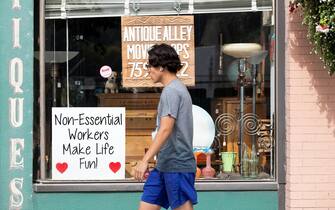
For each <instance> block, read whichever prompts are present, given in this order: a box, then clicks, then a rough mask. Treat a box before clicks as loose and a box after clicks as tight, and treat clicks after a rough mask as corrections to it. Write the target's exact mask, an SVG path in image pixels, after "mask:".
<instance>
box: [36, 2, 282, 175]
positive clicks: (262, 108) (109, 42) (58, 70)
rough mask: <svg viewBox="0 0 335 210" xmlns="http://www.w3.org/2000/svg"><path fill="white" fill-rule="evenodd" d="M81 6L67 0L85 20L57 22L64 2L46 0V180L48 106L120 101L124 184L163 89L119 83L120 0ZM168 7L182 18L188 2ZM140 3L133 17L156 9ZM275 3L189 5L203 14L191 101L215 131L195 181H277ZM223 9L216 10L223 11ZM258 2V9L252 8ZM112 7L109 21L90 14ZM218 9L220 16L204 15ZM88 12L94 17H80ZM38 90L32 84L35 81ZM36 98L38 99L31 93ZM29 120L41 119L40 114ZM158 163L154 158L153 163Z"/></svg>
mask: <svg viewBox="0 0 335 210" xmlns="http://www.w3.org/2000/svg"><path fill="white" fill-rule="evenodd" d="M80 2H81V1H78V0H77V1H67V4H68V5H67V7H66V8H67V9H68V10H69V12H68V13H67V15H68V16H69V17H71V15H73V16H75V15H78V17H79V16H81V18H68V19H58V18H59V17H61V16H62V14H61V13H62V10H61V9H60V8H61V7H62V5H61V4H60V1H59V2H58V1H54V0H50V1H47V3H49V4H47V14H48V15H49V16H48V19H47V20H46V41H45V44H46V56H45V57H46V58H45V65H46V75H45V78H46V107H47V109H46V110H47V113H46V123H47V124H46V125H45V130H46V139H45V141H46V148H45V151H46V156H47V157H46V161H47V162H46V163H47V164H46V165H47V169H46V170H47V171H46V172H47V179H50V180H52V179H53V177H52V173H51V172H52V170H55V169H54V167H53V165H54V164H56V163H53V162H52V161H51V160H52V158H51V157H52V155H53V154H52V145H53V144H52V142H53V139H52V108H53V107H125V109H126V117H125V120H126V124H125V125H126V127H125V131H126V133H125V145H126V146H125V164H126V166H125V177H126V179H125V180H133V178H132V168H133V167H134V166H135V165H136V162H137V161H139V160H140V159H141V158H142V156H143V155H144V153H145V152H146V150H147V149H148V148H149V146H150V144H151V141H152V131H153V130H154V129H155V125H156V122H155V121H156V109H157V104H158V101H159V96H160V93H161V91H162V88H161V87H124V86H123V84H122V76H123V74H122V59H123V58H122V53H124V52H122V47H121V45H122V38H121V17H120V16H121V15H123V14H124V13H123V12H124V8H123V6H124V5H123V2H122V1H120V2H119V3H117V2H116V3H115V2H114V3H110V4H109V6H107V4H106V2H105V1H103V2H99V1H97V2H98V3H101V5H100V7H101V8H98V6H99V4H97V5H98V6H93V5H91V4H89V5H90V7H89V9H87V7H83V5H82V4H79V3H80ZM103 3H104V4H103ZM135 3H136V2H135ZM166 3H169V2H166ZM172 3H173V5H177V6H181V10H179V11H178V12H179V13H180V14H181V15H182V13H183V12H182V11H183V8H184V10H185V8H186V7H188V1H187V2H184V1H176V2H175V1H173V2H172ZM172 3H171V4H172ZM253 3H254V4H255V5H257V3H258V6H259V8H261V7H263V8H266V9H263V10H265V11H261V9H259V8H258V9H257V7H255V5H254V7H253V5H252V4H253ZM222 4H224V5H225V6H222ZM79 5H81V7H79ZM134 5H135V6H136V4H134ZM186 5H187V6H186ZM215 5H216V6H215ZM227 5H228V6H227ZM130 6H131V7H132V6H133V5H132V4H130ZM137 6H139V7H141V8H142V10H139V11H138V13H139V14H140V13H141V12H143V13H142V14H145V15H148V14H149V15H150V11H152V9H148V10H145V9H143V8H146V6H147V8H151V7H157V8H160V6H158V5H155V4H151V5H150V4H149V3H148V4H145V1H144V2H143V4H138V5H137ZM271 6H272V5H271V1H270V4H269V1H222V2H220V1H212V2H210V4H208V5H207V7H205V6H204V5H203V2H200V1H199V2H198V1H194V5H193V9H194V10H193V11H196V10H198V11H203V12H206V13H203V14H194V46H195V49H194V52H195V85H193V86H189V87H188V89H189V92H190V94H191V96H192V100H193V104H194V105H197V106H198V107H201V108H202V109H203V110H205V111H206V112H207V114H208V115H209V116H210V117H211V121H212V123H213V125H214V133H215V135H214V136H213V139H210V141H211V144H210V145H211V146H210V147H208V148H195V149H194V154H195V157H196V160H197V166H198V169H199V171H198V174H197V176H198V180H222V181H231V180H238V181H273V180H275V178H276V177H275V174H276V171H275V168H276V158H275V157H276V154H275V151H276V141H275V139H274V129H275V127H274V123H273V122H274V116H275V103H274V102H275V100H274V98H275V96H274V88H275V84H274V83H275V78H274V66H275V65H274V62H275V61H274V55H273V50H274V45H275V43H274V24H273V21H272V19H271V18H272V12H271V11H268V10H271ZM212 7H213V8H212ZM58 8H59V9H58ZM116 8H119V9H116ZM219 8H222V9H221V13H220V9H219ZM255 8H256V11H253V12H251V11H249V10H253V9H255ZM113 9H114V10H115V11H118V12H119V13H117V14H116V15H115V17H95V15H97V14H98V13H97V11H102V13H100V15H101V16H104V15H106V16H108V13H109V12H110V11H112V10H113ZM121 9H122V11H121ZM215 9H216V10H217V11H218V13H213V12H212V13H210V12H209V11H216V10H215ZM130 10H132V9H131V8H130ZM257 10H258V11H257ZM104 11H106V13H104ZM157 11H161V13H162V14H163V15H164V12H162V11H164V10H163V8H161V10H157ZM222 11H230V12H224V13H222ZM173 12H174V14H175V12H176V11H174V9H171V11H170V10H169V12H167V13H171V14H172V13H173ZM130 13H131V12H130ZM152 13H153V14H152V15H156V13H154V12H152ZM158 13H159V12H158ZM158 13H157V14H158ZM90 14H91V15H92V17H85V16H89V15H90ZM160 15H161V14H160ZM237 43H239V46H238V45H237ZM231 44H233V45H231ZM234 44H235V45H234ZM236 47H240V48H236ZM239 49H242V50H240V51H239ZM248 49H249V50H248ZM253 49H254V50H253ZM239 53H247V54H246V55H245V56H241V55H240V54H239ZM103 66H109V67H110V68H111V69H112V71H113V72H116V74H115V75H114V77H113V78H112V77H110V78H109V79H106V78H104V77H102V76H101V74H100V70H101V68H102V67H103ZM36 81H38V80H36ZM106 84H111V85H112V88H108V87H106ZM35 87H38V84H37V82H36V84H35ZM35 101H38V98H37V96H36V100H35ZM36 106H37V107H38V105H36ZM195 114H199V113H197V112H195ZM36 116H38V108H37V109H36V110H35V119H38V117H36ZM35 121H36V122H35V123H36V124H38V120H35ZM35 127H36V130H35V145H36V153H35V154H37V155H36V156H35V166H36V167H35V168H36V171H35V176H36V178H37V179H39V178H40V177H39V174H40V172H39V161H38V160H39V158H38V156H39V155H38V152H37V151H38V150H39V148H38V145H39V141H40V139H39V137H38V134H37V133H38V129H37V128H38V126H35ZM203 132H208V131H207V130H206V131H201V130H198V131H197V133H196V134H197V135H199V134H201V135H203V134H204V133H203ZM204 136H206V135H204ZM204 141H206V140H204ZM154 166H155V160H154V159H153V160H151V162H150V167H154Z"/></svg>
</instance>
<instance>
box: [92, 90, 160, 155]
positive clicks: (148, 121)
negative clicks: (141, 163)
mask: <svg viewBox="0 0 335 210" xmlns="http://www.w3.org/2000/svg"><path fill="white" fill-rule="evenodd" d="M97 97H98V106H104V107H125V108H126V162H132V161H138V160H141V159H142V157H143V155H144V153H145V150H146V149H148V148H149V146H150V144H151V142H152V138H151V132H152V131H153V130H154V129H155V128H156V116H157V106H158V102H159V97H160V94H159V93H137V94H133V93H116V94H98V95H97Z"/></svg>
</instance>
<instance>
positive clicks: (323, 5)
mask: <svg viewBox="0 0 335 210" xmlns="http://www.w3.org/2000/svg"><path fill="white" fill-rule="evenodd" d="M298 7H301V8H302V11H303V23H304V24H306V25H307V26H308V35H307V36H308V38H309V39H310V41H311V42H312V43H313V44H314V49H313V51H314V52H315V53H317V54H318V55H320V57H321V59H322V60H323V62H324V64H325V66H328V67H329V74H331V75H332V74H333V73H334V72H335V0H292V1H290V4H289V11H290V12H295V11H296V9H297V8H298Z"/></svg>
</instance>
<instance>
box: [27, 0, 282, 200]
mask: <svg viewBox="0 0 335 210" xmlns="http://www.w3.org/2000/svg"><path fill="white" fill-rule="evenodd" d="M40 1H41V2H43V1H44V0H40ZM284 4H285V3H284V2H281V1H279V0H275V4H274V8H275V9H274V16H275V26H274V27H275V37H276V38H275V41H276V44H275V53H276V54H275V69H276V71H275V87H274V88H275V116H274V131H275V134H274V138H275V139H276V141H275V164H274V167H276V169H275V178H274V180H269V181H267V180H265V181H264V180H254V181H243V180H236V181H232V180H230V181H225V180H208V179H207V180H196V189H197V190H199V191H243V190H251V191H254V190H260V191H279V197H280V198H282V199H284V197H285V183H286V172H285V164H286V158H285V157H286V156H285V148H286V144H285V142H286V141H285V139H286V133H285V126H286V124H285V48H284V47H283V46H285V30H283V29H284V28H285V10H284V8H285V7H284ZM41 5H42V8H43V4H41ZM41 5H40V6H41ZM40 12H41V13H43V14H41V15H40V22H39V24H40V26H41V27H40V34H44V33H45V28H44V27H43V24H44V23H45V21H43V20H44V17H45V16H44V15H45V13H44V12H45V11H44V10H43V12H42V11H40ZM280 29H281V30H280ZM40 42H43V43H42V44H40V50H41V52H42V53H40V69H41V71H40V74H42V73H43V74H44V73H45V66H44V65H45V64H44V62H42V61H44V59H43V60H42V58H44V53H43V52H44V51H45V36H43V35H42V36H40ZM279 46H281V47H279ZM39 82H40V84H41V82H44V83H45V78H44V77H43V78H40V81H39ZM43 89H44V92H45V87H42V86H40V94H41V93H42V92H43ZM40 100H42V98H41V99H40ZM44 100H45V99H44ZM41 110H45V107H44V109H41ZM44 113H45V112H44ZM43 117H44V121H43ZM40 122H45V115H44V116H43V115H41V116H40ZM40 126H43V125H40ZM41 132H42V135H41V137H42V136H43V131H41ZM44 135H45V134H44ZM42 142H43V141H41V140H40V143H41V144H40V146H41V147H42V146H43V145H42ZM44 146H45V145H44ZM44 152H45V151H44ZM40 154H41V156H42V154H43V153H40ZM44 154H45V153H44ZM43 162H44V166H43ZM43 168H44V172H43V171H42V169H43ZM40 169H41V179H38V180H36V183H34V184H33V189H34V191H35V192H88V191H89V192H92V191H94V192H99V191H121V192H130V191H134V192H137V191H142V190H143V183H141V182H137V181H129V180H122V181H98V180H97V181H56V180H47V179H45V173H46V170H45V169H46V168H45V159H44V160H43V159H41V167H40ZM43 173H44V177H43ZM280 200H281V199H280ZM280 205H283V202H282V203H281V204H280Z"/></svg>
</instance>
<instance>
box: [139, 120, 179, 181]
mask: <svg viewBox="0 0 335 210" xmlns="http://www.w3.org/2000/svg"><path fill="white" fill-rule="evenodd" d="M175 121H176V120H175V119H174V118H173V117H171V116H170V115H168V116H164V117H162V118H161V121H160V128H159V130H158V132H157V134H156V137H155V140H154V141H153V143H152V144H151V146H150V148H149V150H148V151H147V152H146V153H145V155H144V157H143V159H142V161H141V162H139V163H138V164H137V166H136V168H135V179H137V180H139V181H142V180H143V177H144V174H145V172H146V170H147V169H148V162H149V160H150V159H151V158H153V157H154V156H155V155H156V154H157V153H158V152H159V150H160V148H161V147H162V146H163V145H164V143H165V142H166V140H167V139H168V137H169V136H170V134H171V133H172V130H173V127H174V124H175Z"/></svg>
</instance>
